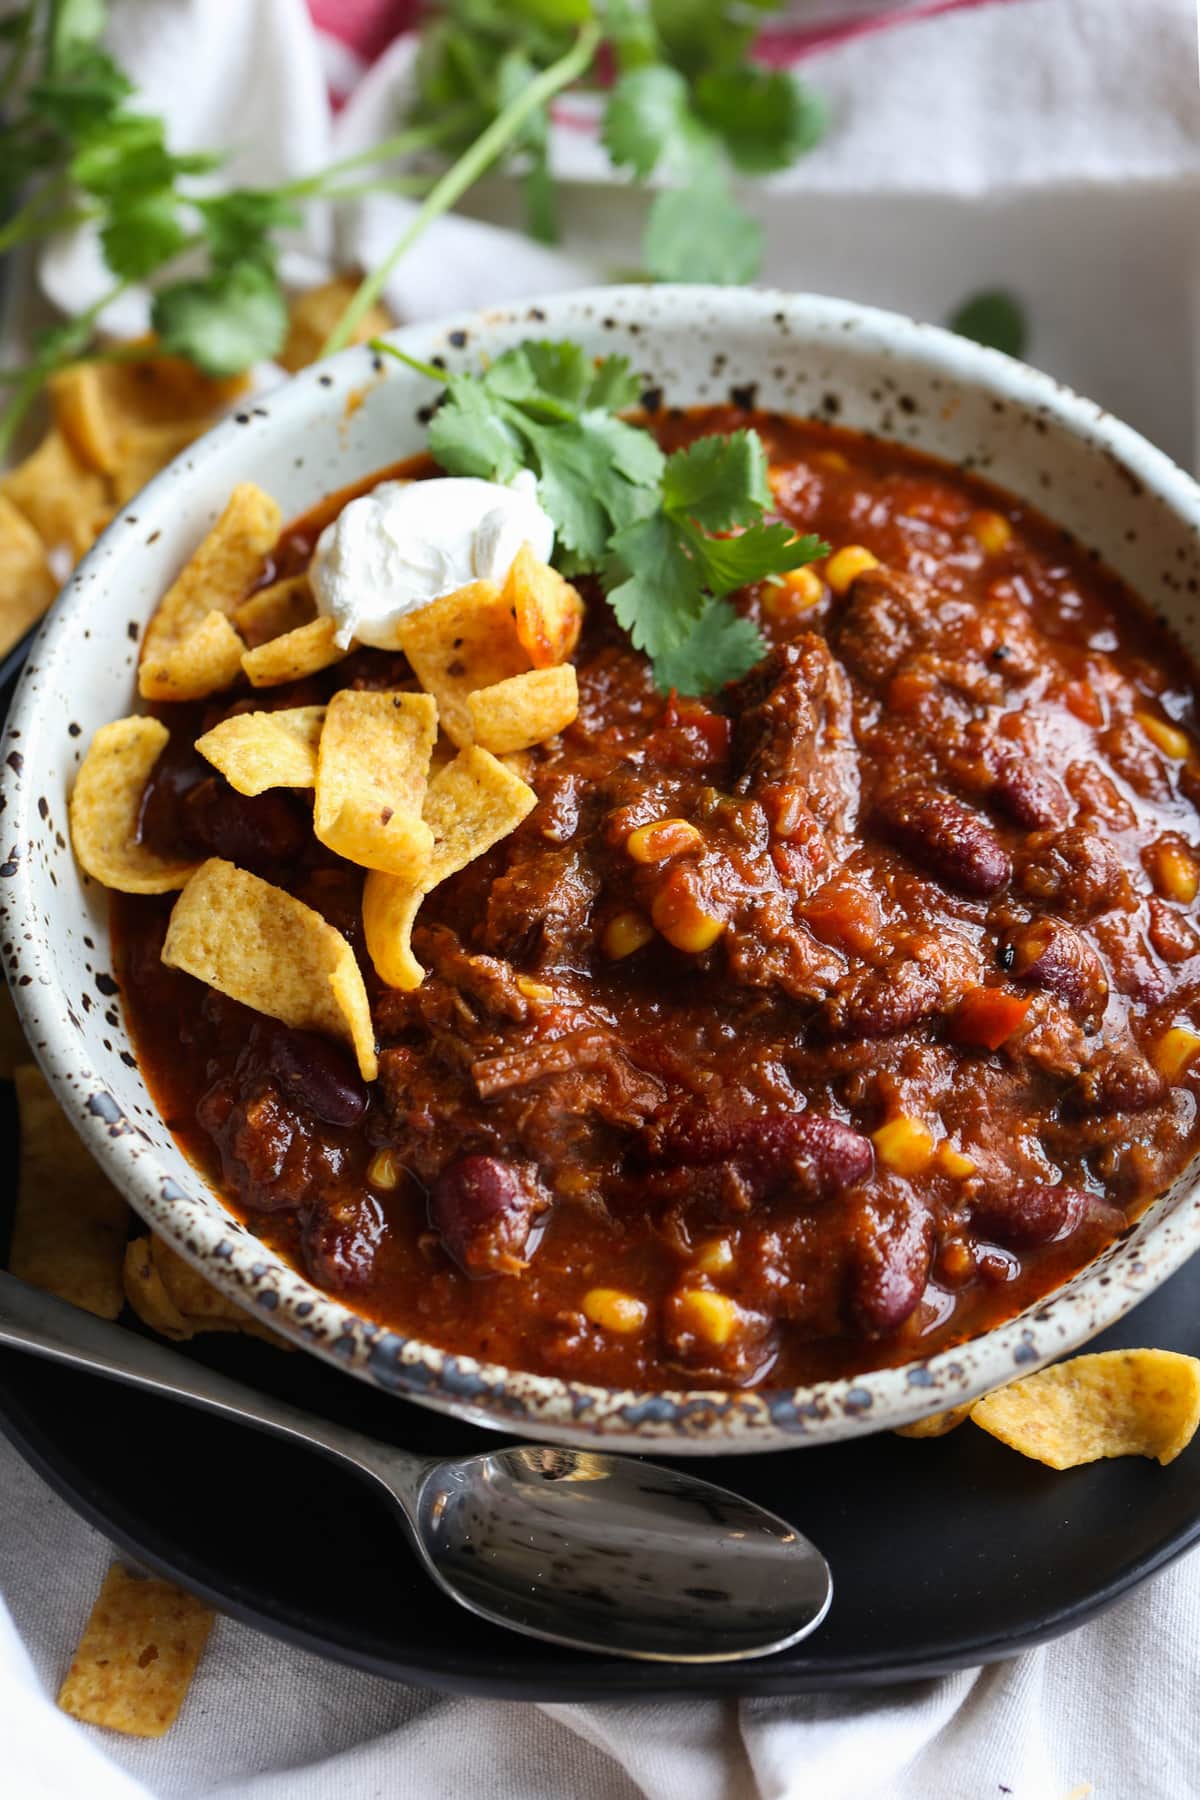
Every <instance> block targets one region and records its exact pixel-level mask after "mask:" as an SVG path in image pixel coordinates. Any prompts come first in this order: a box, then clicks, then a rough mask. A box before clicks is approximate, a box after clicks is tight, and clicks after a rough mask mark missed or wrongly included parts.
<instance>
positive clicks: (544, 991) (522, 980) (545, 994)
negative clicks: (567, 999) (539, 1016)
mask: <svg viewBox="0 0 1200 1800" xmlns="http://www.w3.org/2000/svg"><path fill="white" fill-rule="evenodd" d="M517 987H518V988H519V989H520V991H521V993H522V994H524V996H525V998H526V1000H534V1001H538V1002H540V1003H541V1004H542V1005H544V1004H545V1003H546V1001H547V1000H553V998H554V989H553V988H552V987H547V986H546V983H545V982H544V981H534V979H533V977H532V976H531V975H518V976H517Z"/></svg>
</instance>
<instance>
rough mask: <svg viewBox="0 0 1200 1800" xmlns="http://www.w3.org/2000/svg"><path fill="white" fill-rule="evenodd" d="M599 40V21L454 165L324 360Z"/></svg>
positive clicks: (359, 298) (336, 332)
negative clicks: (417, 246) (404, 261)
mask: <svg viewBox="0 0 1200 1800" xmlns="http://www.w3.org/2000/svg"><path fill="white" fill-rule="evenodd" d="M600 38H601V31H600V27H599V25H597V24H596V23H595V21H592V22H590V23H589V24H587V25H585V26H584V27H583V29H582V30H581V31H580V33H579V36H578V37H577V38H576V39H575V42H574V44H573V45H572V46H571V48H570V49H569V50H568V51H567V52H566V54H565V55H564V56H560V57H559V59H558V61H557V62H555V63H551V64H550V66H549V68H547V69H543V70H542V72H541V74H540V75H538V76H537V77H536V78H535V79H534V80H533V81H531V82H530V83H529V85H528V87H525V88H523V89H522V90H521V92H520V93H519V94H518V95H517V97H516V98H515V99H514V100H511V101H510V102H509V104H508V105H507V106H506V107H505V108H504V110H503V112H500V113H497V115H496V117H495V118H494V119H493V120H492V122H491V124H490V125H489V126H488V128H487V130H486V131H484V132H482V133H481V134H480V136H479V137H477V138H476V139H475V142H474V143H473V144H472V145H471V146H470V148H469V149H467V150H465V151H464V152H463V154H462V155H461V156H460V157H459V159H458V161H457V162H455V163H452V164H451V166H450V167H449V168H448V169H447V170H446V173H445V174H444V175H443V176H442V177H441V179H440V180H439V181H438V182H436V183H435V185H434V187H433V189H432V190H431V192H430V194H429V196H428V198H427V199H426V201H425V204H424V205H423V206H422V207H421V208H420V210H419V211H418V213H417V215H416V217H415V218H414V219H413V220H412V221H411V223H410V224H409V226H408V228H407V230H405V231H403V232H402V233H401V234H400V236H399V238H398V239H397V240H396V242H395V243H394V244H393V245H392V248H391V249H390V250H389V252H388V254H387V255H386V256H385V257H384V259H383V261H382V262H381V263H380V264H379V265H378V266H377V267H376V268H374V269H373V270H372V271H371V273H370V274H369V275H367V276H364V278H363V280H362V281H361V282H360V283H359V285H358V290H357V292H356V293H355V295H354V297H353V298H352V300H351V301H350V304H349V305H348V306H347V308H346V310H345V312H344V313H343V314H342V316H341V318H340V319H339V320H338V322H337V324H336V325H335V326H334V328H333V330H332V331H331V332H330V334H329V336H328V337H327V338H326V340H325V342H324V344H323V345H322V347H321V355H322V356H332V355H333V353H334V351H335V350H341V349H344V347H345V346H346V345H347V344H348V343H349V342H350V339H351V337H352V336H353V335H354V328H355V326H356V325H357V324H358V322H359V320H360V319H362V318H363V317H364V316H365V315H366V314H367V312H369V311H370V309H371V307H372V306H373V305H374V304H375V302H376V301H377V300H378V298H379V296H380V294H381V293H382V292H383V290H384V288H385V287H386V285H387V279H388V276H389V275H390V274H391V272H392V270H393V269H394V268H395V267H396V264H397V263H398V262H399V261H400V259H401V258H402V257H403V256H404V255H405V254H406V253H407V252H408V251H409V250H411V249H412V247H413V245H414V244H415V243H416V241H417V239H418V238H419V237H420V236H421V235H422V233H423V232H425V231H426V230H427V228H428V227H429V226H430V225H432V224H433V221H434V220H435V219H437V218H440V216H441V215H442V213H444V212H448V211H449V210H450V208H451V207H452V206H453V205H454V204H455V203H456V202H457V201H458V200H461V198H462V196H463V195H464V194H465V193H466V191H467V189H468V188H469V187H471V186H472V185H473V184H474V183H475V182H476V181H478V179H479V177H480V176H481V175H482V174H484V173H485V171H486V170H487V169H489V168H490V167H491V165H492V164H493V163H494V162H495V161H496V159H497V157H499V156H500V155H501V153H502V152H503V151H504V150H506V149H507V148H508V146H509V144H510V143H511V142H512V141H513V139H514V138H515V137H516V136H517V135H518V134H519V132H520V130H521V127H522V126H523V125H524V123H525V121H526V119H528V118H529V117H530V116H531V114H533V113H535V112H536V111H537V109H538V107H539V106H544V105H545V103H546V101H547V100H549V99H551V98H552V97H553V96H554V95H555V94H557V93H558V92H559V91H560V89H562V88H565V87H567V86H569V85H570V83H571V82H572V81H575V80H576V79H577V78H578V77H579V76H580V75H582V74H583V73H584V72H585V70H586V69H588V68H589V67H590V66H591V61H592V58H593V57H594V56H595V54H596V50H597V47H598V45H599V43H600Z"/></svg>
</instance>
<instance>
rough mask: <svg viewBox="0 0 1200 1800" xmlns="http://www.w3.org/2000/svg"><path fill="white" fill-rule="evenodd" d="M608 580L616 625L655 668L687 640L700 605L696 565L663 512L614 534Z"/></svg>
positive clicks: (685, 545) (609, 598) (684, 543)
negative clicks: (627, 635)
mask: <svg viewBox="0 0 1200 1800" xmlns="http://www.w3.org/2000/svg"><path fill="white" fill-rule="evenodd" d="M606 578H607V580H608V581H609V582H610V583H611V584H613V585H610V587H609V590H608V604H609V605H610V606H611V607H612V609H613V611H614V613H615V614H616V615H617V622H618V624H620V625H621V626H622V627H623V628H624V629H625V630H626V631H627V632H628V633H629V636H630V639H631V641H632V643H633V647H634V649H635V650H641V651H644V652H645V654H646V655H647V656H648V657H649V658H650V660H651V662H653V663H654V664H655V666H656V668H657V665H658V664H659V662H660V661H661V659H662V658H663V657H664V656H665V655H666V654H667V652H668V651H669V650H672V649H674V648H675V646H676V645H677V644H679V643H681V642H682V641H683V640H684V639H685V638H686V637H687V635H688V633H689V631H690V630H691V628H692V626H693V624H694V623H695V619H696V614H697V611H698V609H699V606H700V604H701V592H700V587H699V583H698V581H697V578H696V566H695V563H694V562H693V561H692V558H691V557H690V556H689V555H688V548H687V544H686V542H685V540H684V539H683V538H682V537H681V536H680V533H679V532H678V530H677V529H676V528H675V526H674V524H673V523H672V521H671V520H670V519H669V518H668V517H667V515H666V514H665V513H664V512H661V511H656V512H654V513H652V514H651V515H650V517H649V518H646V519H639V520H636V521H635V522H634V523H633V524H632V525H627V526H626V527H625V529H624V530H623V531H619V532H617V534H616V535H615V537H614V538H613V540H612V555H611V559H610V562H609V565H608V570H607V573H606Z"/></svg>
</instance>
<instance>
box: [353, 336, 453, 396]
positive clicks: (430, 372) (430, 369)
mask: <svg viewBox="0 0 1200 1800" xmlns="http://www.w3.org/2000/svg"><path fill="white" fill-rule="evenodd" d="M367 347H368V349H370V350H374V351H375V353H376V355H377V356H394V357H395V359H396V361H397V362H402V363H403V364H404V366H405V368H407V369H415V370H416V372H417V374H418V375H426V376H428V378H429V380H430V381H440V382H441V383H442V384H443V385H444V384H445V380H446V371H445V369H439V368H438V366H437V364H436V363H427V362H422V361H421V359H420V357H418V356H410V355H409V354H408V351H407V350H397V348H396V346H395V344H385V343H384V341H383V339H382V338H369V339H368V340H367Z"/></svg>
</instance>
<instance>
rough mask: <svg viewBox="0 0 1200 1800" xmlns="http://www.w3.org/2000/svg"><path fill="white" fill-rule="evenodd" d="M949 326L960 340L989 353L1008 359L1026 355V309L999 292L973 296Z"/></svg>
mask: <svg viewBox="0 0 1200 1800" xmlns="http://www.w3.org/2000/svg"><path fill="white" fill-rule="evenodd" d="M946 323H947V324H948V325H949V327H950V329H951V331H957V333H958V335H959V337H965V338H971V339H973V341H974V342H975V343H977V344H986V345H987V347H988V349H989V350H1003V351H1004V353H1005V355H1006V356H1022V355H1024V352H1025V345H1026V343H1027V342H1028V339H1029V327H1028V324H1027V322H1026V318H1025V309H1024V307H1023V306H1022V305H1021V303H1020V301H1019V300H1015V299H1014V298H1013V296H1012V295H1011V294H1006V293H1004V292H1003V290H1002V289H1000V288H991V289H988V291H987V292H986V293H982V294H972V296H971V298H970V299H969V300H964V301H963V303H962V305H961V306H960V307H959V308H958V309H957V311H955V312H953V313H951V315H950V317H949V319H947V321H946Z"/></svg>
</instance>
